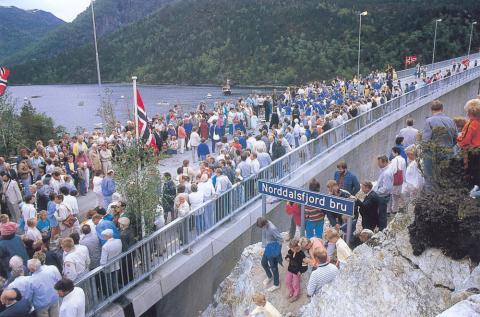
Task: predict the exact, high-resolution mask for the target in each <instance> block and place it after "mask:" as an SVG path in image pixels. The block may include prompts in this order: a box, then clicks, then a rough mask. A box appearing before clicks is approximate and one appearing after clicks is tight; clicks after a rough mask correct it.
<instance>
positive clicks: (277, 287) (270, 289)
mask: <svg viewBox="0 0 480 317" xmlns="http://www.w3.org/2000/svg"><path fill="white" fill-rule="evenodd" d="M279 288H280V285H279V286H275V285H273V286H272V287H270V288H268V289H267V292H270V293H272V292H275V291H276V290H277V289H279Z"/></svg>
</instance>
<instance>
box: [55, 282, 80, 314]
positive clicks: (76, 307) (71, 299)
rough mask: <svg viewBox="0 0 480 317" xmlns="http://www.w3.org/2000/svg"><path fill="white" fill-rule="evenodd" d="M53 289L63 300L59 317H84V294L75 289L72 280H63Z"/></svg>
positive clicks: (77, 288)
mask: <svg viewBox="0 0 480 317" xmlns="http://www.w3.org/2000/svg"><path fill="white" fill-rule="evenodd" d="M54 288H55V290H56V291H57V293H58V296H60V297H61V298H62V299H63V300H62V305H61V306H60V315H59V317H73V316H75V317H85V293H84V291H83V290H82V289H81V288H80V287H75V286H74V285H73V282H72V280H70V279H67V278H63V279H61V280H60V281H58V282H57V283H56V284H55V286H54Z"/></svg>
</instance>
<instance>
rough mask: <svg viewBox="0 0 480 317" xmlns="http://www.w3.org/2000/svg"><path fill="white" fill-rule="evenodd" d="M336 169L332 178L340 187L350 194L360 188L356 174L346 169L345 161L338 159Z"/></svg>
mask: <svg viewBox="0 0 480 317" xmlns="http://www.w3.org/2000/svg"><path fill="white" fill-rule="evenodd" d="M337 169H338V171H336V172H335V176H334V179H335V181H336V182H337V184H338V186H339V187H340V189H343V190H346V191H347V192H349V193H350V194H351V195H355V194H356V193H358V191H359V190H360V183H359V182H358V178H357V176H355V175H354V174H352V173H351V172H350V171H349V170H348V169H347V163H346V162H345V161H340V162H338V164H337Z"/></svg>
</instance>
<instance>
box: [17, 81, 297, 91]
mask: <svg viewBox="0 0 480 317" xmlns="http://www.w3.org/2000/svg"><path fill="white" fill-rule="evenodd" d="M131 84H132V83H131V82H119V83H118V82H104V83H102V85H103V86H128V85H131ZM29 86H97V84H95V83H88V84H86V83H51V84H10V85H9V87H29ZM137 86H139V87H142V86H143V87H175V86H176V87H202V88H208V87H212V88H220V89H221V88H222V86H221V85H215V84H175V83H159V84H152V83H146V84H137ZM231 87H232V89H234V88H238V89H263V90H270V89H271V90H273V89H286V88H287V87H288V86H287V85H269V84H265V85H231ZM102 88H103V87H102Z"/></svg>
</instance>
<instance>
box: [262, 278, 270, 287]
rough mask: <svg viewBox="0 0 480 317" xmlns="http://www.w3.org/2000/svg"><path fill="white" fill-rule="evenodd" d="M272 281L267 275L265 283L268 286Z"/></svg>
mask: <svg viewBox="0 0 480 317" xmlns="http://www.w3.org/2000/svg"><path fill="white" fill-rule="evenodd" d="M271 281H272V279H271V278H268V277H267V278H266V279H264V280H263V285H264V286H267V285H268V284H270V282H271Z"/></svg>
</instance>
